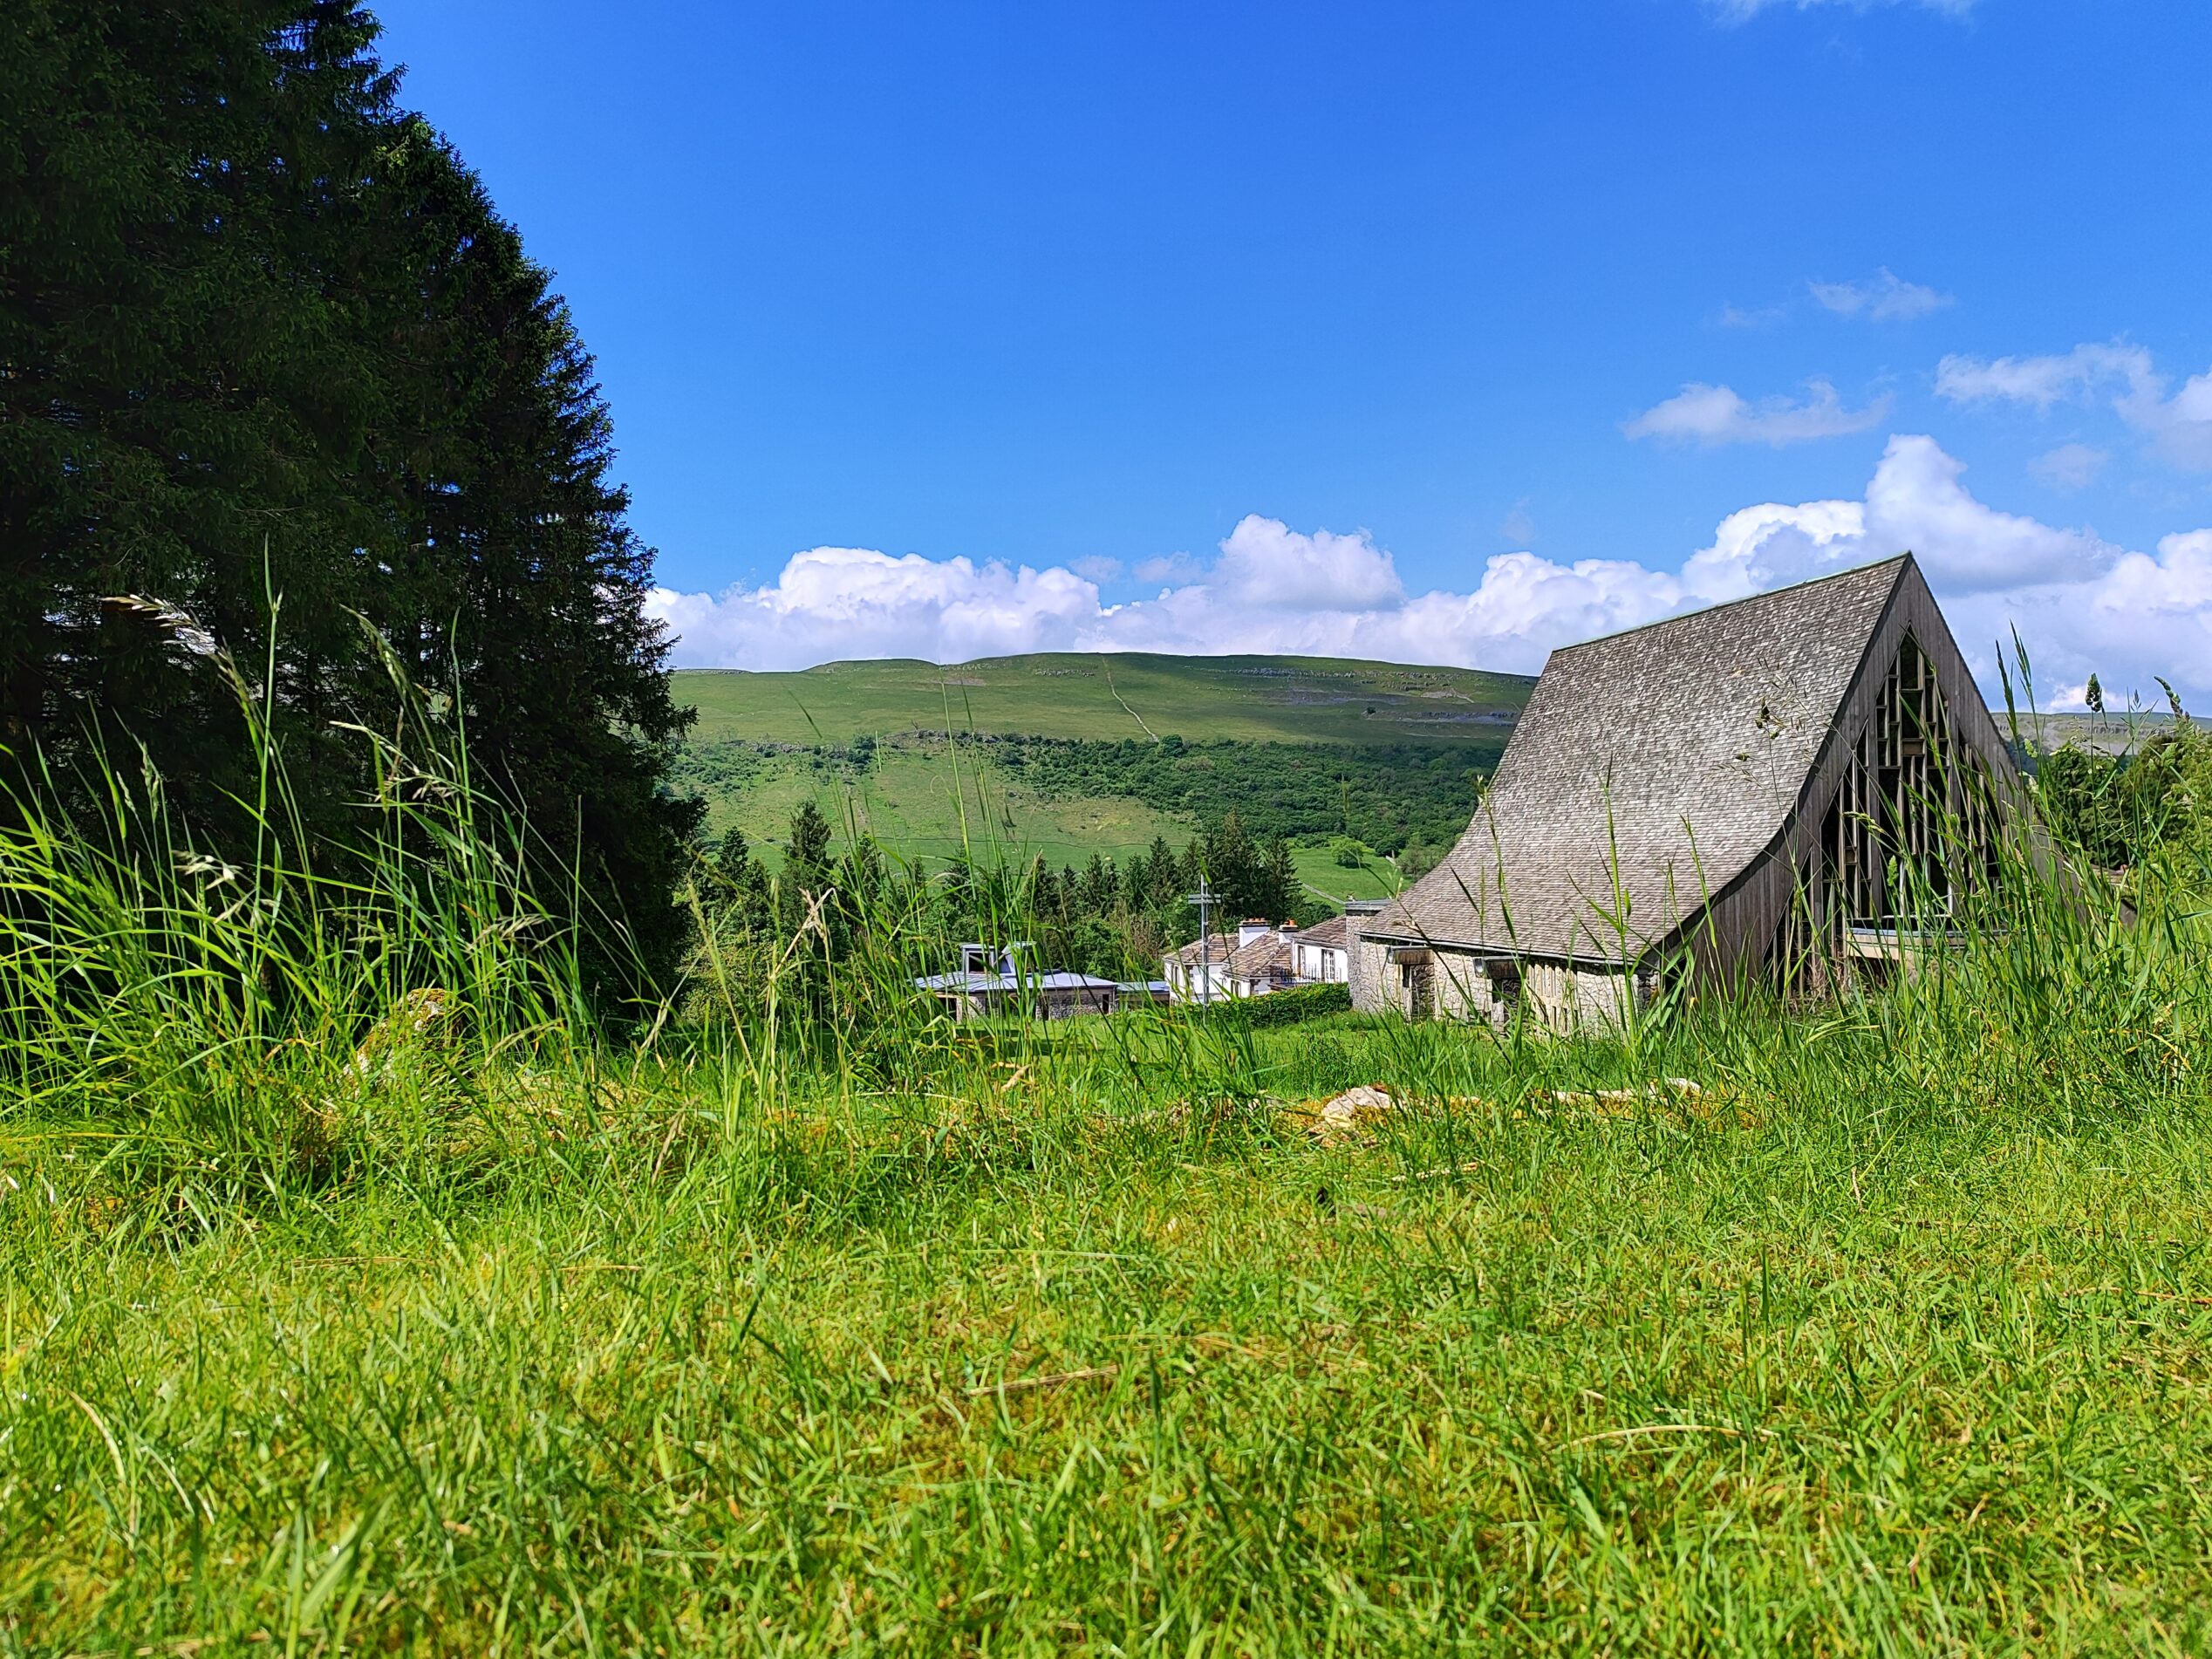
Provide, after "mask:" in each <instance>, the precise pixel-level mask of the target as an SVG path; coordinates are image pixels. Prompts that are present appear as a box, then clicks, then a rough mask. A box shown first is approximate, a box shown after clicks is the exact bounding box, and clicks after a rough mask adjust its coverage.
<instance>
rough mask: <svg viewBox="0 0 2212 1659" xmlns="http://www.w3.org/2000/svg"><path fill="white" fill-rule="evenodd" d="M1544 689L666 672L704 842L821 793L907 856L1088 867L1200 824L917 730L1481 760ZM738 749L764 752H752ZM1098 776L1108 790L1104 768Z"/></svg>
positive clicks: (1047, 674)
mask: <svg viewBox="0 0 2212 1659" xmlns="http://www.w3.org/2000/svg"><path fill="white" fill-rule="evenodd" d="M1531 685H1533V681H1530V680H1528V679H1523V678H1520V677H1518V676H1514V675H1505V674H1485V673H1478V672H1471V671H1468V670H1464V669H1451V668H1408V667H1402V666H1394V665H1390V664H1386V663H1364V662H1351V661H1335V660H1330V659H1317V658H1291V657H1225V658H1181V657H1159V656H1149V655H1121V656H1113V657H1105V656H1034V657H1008V658H998V659H990V660H987V661H984V662H976V663H966V664H962V665H960V666H957V667H953V668H939V667H936V666H932V665H930V664H926V663H916V662H861V663H833V664H830V665H829V666H826V667H823V668H816V669H809V670H807V671H805V672H798V673H744V672H707V671H700V670H693V671H688V672H682V673H679V674H678V675H676V676H675V693H676V697H677V700H679V702H682V703H686V704H688V705H689V706H692V707H696V708H697V709H698V710H699V720H698V724H697V726H696V727H694V729H693V734H692V736H691V740H690V741H691V749H692V753H693V754H695V755H700V756H712V757H713V762H712V769H711V772H707V771H703V772H702V773H701V775H700V780H698V781H697V782H694V784H693V786H692V787H695V788H697V789H699V790H700V793H701V795H702V796H703V798H704V799H705V800H706V801H707V807H708V829H709V832H710V833H711V834H714V835H720V834H721V833H722V832H723V831H725V830H729V829H732V828H735V829H739V830H743V831H744V833H745V835H746V837H747V839H748V841H749V842H751V843H753V844H754V845H755V846H770V847H773V846H775V845H777V844H779V843H780V842H781V839H782V836H783V834H784V831H785V830H786V828H787V827H788V826H789V823H790V822H791V815H792V813H793V811H794V810H795V809H796V808H797V806H798V804H799V802H801V801H802V800H805V799H809V798H811V799H813V800H814V801H816V803H817V804H819V805H820V806H822V808H823V810H824V811H825V812H827V813H828V814H829V815H830V818H831V819H832V821H833V822H834V823H836V824H838V826H839V827H840V828H841V829H843V828H845V827H846V826H848V825H852V826H857V827H858V828H861V829H864V830H868V831H870V833H872V834H874V835H875V836H876V837H877V840H878V841H879V842H880V843H882V844H883V845H884V846H885V847H886V848H888V849H890V850H892V851H894V852H895V853H897V854H898V855H900V856H902V857H908V858H912V859H918V860H924V861H940V860H943V859H945V858H948V857H952V855H953V854H954V853H955V852H957V851H959V850H960V849H961V847H962V845H963V840H964V837H965V841H966V845H968V846H969V847H970V848H971V849H973V848H974V847H976V846H978V845H980V844H984V843H992V844H993V845H994V846H996V847H1001V848H1003V849H1005V850H1007V853H1008V854H1009V856H1018V857H1025V858H1026V857H1032V856H1041V857H1045V858H1047V859H1048V860H1049V861H1050V862H1052V863H1053V864H1076V865H1081V864H1083V863H1084V862H1085V861H1086V860H1087V859H1089V857H1091V855H1092V854H1094V853H1100V854H1103V855H1104V856H1106V857H1109V858H1114V859H1117V860H1125V859H1127V858H1129V857H1131V856H1133V855H1134V854H1136V853H1137V852H1140V851H1142V850H1144V848H1145V847H1146V846H1148V845H1149V844H1150V842H1151V840H1152V838H1153V836H1156V835H1164V836H1166V837H1167V839H1168V840H1169V842H1170V843H1172V844H1173V845H1175V846H1177V847H1178V848H1180V847H1181V846H1182V845H1183V844H1184V843H1185V842H1187V841H1188V840H1189V839H1190V838H1191V836H1192V835H1193V834H1194V833H1195V832H1196V831H1197V830H1198V827H1199V825H1198V814H1197V813H1195V812H1193V811H1190V810H1186V809H1179V808H1175V809H1171V808H1174V803H1173V802H1165V803H1163V804H1160V805H1154V804H1148V803H1147V802H1145V801H1144V800H1141V799H1138V798H1136V797H1135V796H1134V795H1130V794H1123V793H1114V792H1112V791H1111V790H1105V791H1093V792H1089V793H1074V794H1055V793H1053V792H1048V791H1045V790H1041V789H1039V788H1037V787H1036V786H1035V785H1034V783H1032V782H1028V781H1027V780H1026V779H1025V778H1024V777H1023V776H1021V774H1020V773H1019V771H1017V770H1016V769H1014V768H1010V767H1008V766H1007V765H1005V764H1002V763H1001V761H1000V759H999V758H997V757H996V756H994V754H993V752H992V747H993V746H989V745H964V746H963V748H962V753H961V754H959V758H958V760H957V761H956V760H955V759H954V757H953V756H952V753H951V751H950V748H949V746H948V745H946V743H945V742H943V741H941V739H940V740H934V741H933V740H931V739H926V738H921V737H918V736H916V735H914V734H918V733H925V732H926V733H942V732H945V731H946V730H953V731H959V732H975V733H980V734H1012V735H1018V736H1033V737H1046V738H1055V739H1071V738H1072V739H1083V740H1089V741H1121V740H1123V739H1135V740H1137V741H1140V742H1150V741H1151V739H1152V738H1153V737H1156V736H1158V737H1164V736H1167V735H1170V734H1172V735H1174V736H1178V737H1180V738H1183V739H1184V740H1185V741H1186V742H1191V743H1198V742H1220V741H1227V742H1233V743H1259V742H1290V743H1301V744H1321V745H1329V746H1342V748H1346V749H1353V748H1362V747H1369V746H1376V745H1383V744H1404V743H1413V744H1417V745H1421V746H1423V750H1424V752H1426V751H1429V750H1450V751H1452V752H1454V753H1457V754H1464V755H1465V756H1466V757H1467V762H1468V763H1473V764H1480V765H1484V766H1487V765H1489V764H1492V763H1493V762H1494V761H1495V758H1496V755H1497V754H1498V752H1499V749H1500V748H1502V747H1503V743H1504V740H1505V737H1506V736H1507V735H1508V734H1510V733H1511V730H1512V720H1513V719H1514V717H1515V715H1516V714H1517V713H1518V712H1519V708H1520V707H1521V706H1522V705H1523V704H1524V703H1525V702H1526V700H1527V696H1528V691H1529V687H1530V686H1531ZM948 699H949V701H948ZM1370 711H1372V712H1370ZM864 739H867V740H888V741H878V742H877V746H876V748H875V749H874V753H873V757H872V759H871V760H870V761H869V762H868V763H867V764H865V765H857V764H856V763H854V761H852V759H851V756H850V746H851V745H852V744H853V743H855V742H856V741H860V740H864ZM739 746H758V747H757V748H747V749H746V750H745V751H744V752H743V753H738V752H737V751H738V748H739ZM778 746H782V747H778ZM1103 776H1104V777H1105V778H1106V779H1107V780H1109V781H1110V779H1111V768H1108V769H1107V771H1106V773H1105V774H1104V775H1103ZM1362 787H1364V786H1362ZM1456 827H1457V825H1456V823H1455V824H1454V828H1456ZM1430 833H1431V835H1434V834H1436V833H1437V831H1435V830H1431V832H1430ZM1315 838H1316V839H1318V836H1316V837H1315ZM1299 859H1300V873H1301V876H1302V877H1304V878H1305V879H1306V880H1307V881H1308V882H1309V883H1310V884H1312V885H1314V887H1315V888H1316V889H1318V890H1319V891H1322V892H1326V893H1330V894H1334V895H1335V896H1337V897H1339V898H1376V897H1381V896H1383V894H1384V893H1385V892H1387V891H1389V890H1390V884H1391V881H1392V880H1393V876H1392V872H1391V870H1390V868H1389V865H1388V864H1385V863H1382V862H1380V861H1378V863H1377V864H1376V866H1375V867H1374V868H1373V869H1372V870H1369V871H1344V870H1335V868H1333V867H1331V866H1329V864H1328V855H1327V854H1326V852H1323V851H1321V850H1318V849H1317V848H1314V847H1308V848H1302V849H1301V850H1300V852H1299Z"/></svg>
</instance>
